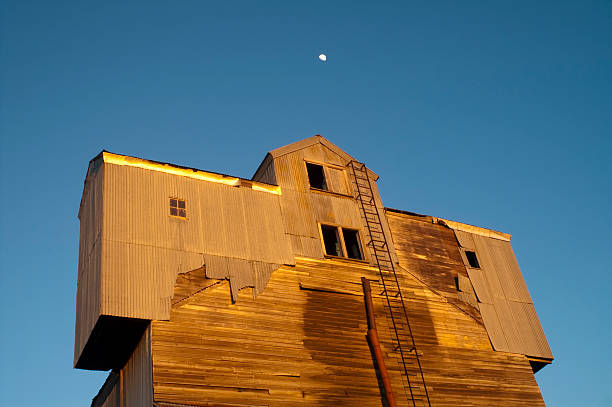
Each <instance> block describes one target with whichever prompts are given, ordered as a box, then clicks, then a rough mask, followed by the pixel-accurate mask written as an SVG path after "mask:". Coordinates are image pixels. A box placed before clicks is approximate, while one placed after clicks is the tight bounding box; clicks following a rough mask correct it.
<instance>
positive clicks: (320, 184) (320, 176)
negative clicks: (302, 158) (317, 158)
mask: <svg viewBox="0 0 612 407" xmlns="http://www.w3.org/2000/svg"><path fill="white" fill-rule="evenodd" d="M306 171H308V181H309V182H310V186H311V187H312V188H316V189H322V190H324V191H327V183H326V182H325V171H324V170H323V166H322V165H317V164H312V163H306Z"/></svg>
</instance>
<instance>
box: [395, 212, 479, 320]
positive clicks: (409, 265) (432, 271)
mask: <svg viewBox="0 0 612 407" xmlns="http://www.w3.org/2000/svg"><path fill="white" fill-rule="evenodd" d="M386 218H387V220H388V222H389V225H390V228H391V234H392V236H393V242H394V244H395V251H396V253H397V256H398V258H399V263H400V265H401V266H402V267H403V268H404V269H406V270H407V272H409V273H411V274H412V275H414V276H416V277H417V278H418V279H419V280H420V281H422V282H423V283H424V284H425V285H427V287H429V288H431V289H432V290H434V291H435V292H437V293H439V294H441V295H442V296H443V297H444V298H446V299H447V300H448V301H449V302H450V303H452V304H454V305H455V306H457V307H458V308H460V309H461V310H463V311H464V312H466V313H467V314H469V315H470V316H472V317H473V318H474V319H475V320H477V321H479V322H480V323H482V318H481V316H480V312H478V308H476V305H475V303H476V298H475V297H474V291H473V290H471V289H470V288H469V287H466V288H465V290H464V291H461V292H460V291H458V290H457V282H456V280H455V279H457V280H458V281H462V280H463V279H467V278H468V275H467V272H466V270H465V266H464V265H463V261H462V260H461V254H460V251H459V246H458V245H457V240H456V238H455V235H454V233H453V231H452V230H450V229H448V228H447V227H445V226H442V225H439V224H435V223H433V222H432V218H431V217H424V216H417V215H409V214H404V213H398V212H393V211H389V210H387V211H386Z"/></svg>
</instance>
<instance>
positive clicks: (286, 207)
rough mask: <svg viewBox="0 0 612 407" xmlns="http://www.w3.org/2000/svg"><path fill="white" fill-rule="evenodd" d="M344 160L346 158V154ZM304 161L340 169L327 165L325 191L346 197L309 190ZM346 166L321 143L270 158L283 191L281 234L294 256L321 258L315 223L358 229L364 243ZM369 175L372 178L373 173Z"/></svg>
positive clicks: (375, 190)
mask: <svg viewBox="0 0 612 407" xmlns="http://www.w3.org/2000/svg"><path fill="white" fill-rule="evenodd" d="M347 157H348V158H350V156H348V155H347ZM305 161H313V162H318V163H323V164H328V165H332V166H334V165H335V166H340V167H342V168H344V169H343V170H340V169H339V168H334V167H331V166H327V167H325V171H326V177H327V178H326V179H327V185H328V188H329V190H330V191H332V192H336V193H339V194H344V195H346V196H339V195H335V194H331V193H326V192H319V191H312V190H311V189H310V184H309V182H308V175H307V172H306V165H305ZM347 164H348V161H347V158H345V157H342V156H340V155H339V154H336V153H335V152H334V151H332V150H331V149H330V148H328V147H326V146H325V145H323V144H321V143H316V144H313V145H310V146H307V147H304V148H302V149H301V150H295V151H292V152H289V153H286V154H284V155H282V156H280V157H277V158H275V159H274V167H275V170H276V179H277V181H278V185H280V186H281V188H282V191H283V197H282V199H281V207H282V213H283V221H284V226H285V232H286V233H287V234H288V235H290V240H291V243H292V248H293V254H294V255H296V256H307V257H314V258H322V257H323V250H322V248H321V244H320V236H319V229H318V223H331V224H336V225H341V226H344V227H348V228H354V229H358V230H359V231H360V235H361V237H362V241H363V243H364V244H365V243H367V241H368V238H367V234H366V225H365V223H364V221H363V219H362V218H361V214H360V211H359V208H360V207H359V203H358V202H357V201H356V200H355V199H354V198H353V196H354V194H353V191H352V189H351V187H350V183H349V175H350V174H348V172H347V171H348V170H347V168H346V165H347ZM372 175H373V176H374V177H375V176H376V175H375V174H373V173H372ZM374 179H375V178H372V180H371V183H372V187H373V193H374V196H375V200H376V204H377V206H378V210H379V213H380V217H381V222H382V224H383V229H384V230H385V233H386V236H387V242H388V243H389V248H390V251H391V256H392V258H393V259H394V261H396V262H397V255H396V253H395V249H394V247H393V240H392V238H391V232H390V230H389V225H388V222H387V218H386V216H385V212H384V207H383V205H382V201H381V199H380V194H379V192H378V188H377V186H376V182H375V181H374ZM297 236H299V237H297ZM315 240H318V241H319V243H318V244H316V243H315ZM372 260H373V259H372Z"/></svg>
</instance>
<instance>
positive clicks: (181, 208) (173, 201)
mask: <svg viewBox="0 0 612 407" xmlns="http://www.w3.org/2000/svg"><path fill="white" fill-rule="evenodd" d="M170 216H176V217H178V218H185V219H186V218H187V207H186V206H185V201H184V200H183V199H178V198H170Z"/></svg>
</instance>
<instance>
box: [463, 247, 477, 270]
mask: <svg viewBox="0 0 612 407" xmlns="http://www.w3.org/2000/svg"><path fill="white" fill-rule="evenodd" d="M465 257H466V258H467V261H468V263H469V264H470V267H472V268H475V269H479V268H480V264H479V263H478V258H477V257H476V252H472V251H469V250H466V251H465Z"/></svg>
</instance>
